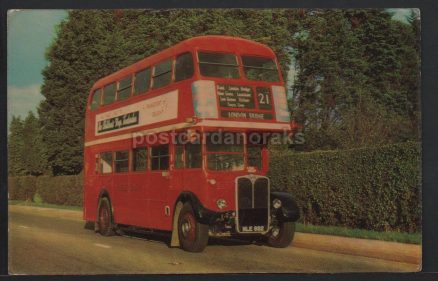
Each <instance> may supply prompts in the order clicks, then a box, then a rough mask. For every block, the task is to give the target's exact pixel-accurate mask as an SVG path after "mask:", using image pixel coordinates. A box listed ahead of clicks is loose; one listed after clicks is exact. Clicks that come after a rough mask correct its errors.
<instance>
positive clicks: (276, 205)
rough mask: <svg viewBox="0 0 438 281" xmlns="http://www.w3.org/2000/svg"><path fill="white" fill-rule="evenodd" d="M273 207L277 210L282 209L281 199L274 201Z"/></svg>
mask: <svg viewBox="0 0 438 281" xmlns="http://www.w3.org/2000/svg"><path fill="white" fill-rule="evenodd" d="M272 206H273V207H274V208H275V209H278V208H280V207H281V200H280V199H274V201H272Z"/></svg>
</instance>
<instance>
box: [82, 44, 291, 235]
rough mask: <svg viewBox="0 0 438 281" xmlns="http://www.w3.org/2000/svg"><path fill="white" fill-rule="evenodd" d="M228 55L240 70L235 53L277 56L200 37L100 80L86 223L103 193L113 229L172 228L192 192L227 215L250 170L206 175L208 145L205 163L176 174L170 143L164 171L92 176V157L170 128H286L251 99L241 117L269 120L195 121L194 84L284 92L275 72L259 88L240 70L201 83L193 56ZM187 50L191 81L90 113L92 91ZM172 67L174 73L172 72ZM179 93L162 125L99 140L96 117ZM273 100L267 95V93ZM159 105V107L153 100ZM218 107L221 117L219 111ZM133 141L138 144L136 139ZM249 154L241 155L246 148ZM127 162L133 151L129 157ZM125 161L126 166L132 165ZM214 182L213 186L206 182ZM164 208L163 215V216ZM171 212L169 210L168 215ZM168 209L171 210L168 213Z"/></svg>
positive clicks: (92, 163) (88, 141)
mask: <svg viewBox="0 0 438 281" xmlns="http://www.w3.org/2000/svg"><path fill="white" fill-rule="evenodd" d="M198 50H201V51H211V52H225V53H233V54H236V55H237V57H238V63H239V65H241V64H242V61H241V58H240V55H254V56H261V57H267V58H272V59H274V60H275V63H276V64H277V68H278V69H279V64H278V62H277V60H276V58H275V54H274V52H273V51H272V50H271V49H270V48H268V47H267V46H265V45H262V44H259V43H256V42H253V41H249V40H245V39H241V38H235V37H226V36H201V37H195V38H192V39H189V40H186V41H183V42H181V43H179V44H177V45H175V46H173V47H171V48H169V49H166V50H164V51H162V52H160V53H157V54H155V55H152V56H150V57H148V58H145V59H143V60H141V61H139V62H137V63H135V64H133V65H131V66H129V67H126V68H124V69H122V70H120V71H118V72H116V73H114V74H111V75H109V76H107V77H105V78H102V79H100V80H99V81H97V82H96V83H95V84H94V85H93V87H92V89H91V91H90V97H89V99H88V103H87V110H86V123H85V147H84V178H85V183H84V219H85V220H87V221H96V219H97V218H96V215H97V208H98V202H99V196H100V194H101V193H102V192H103V190H105V192H107V193H108V195H109V197H110V200H111V204H112V207H113V219H114V222H115V223H116V224H124V225H133V226H139V227H144V228H152V229H160V230H171V229H172V220H173V211H174V207H175V204H176V201H177V198H178V196H179V195H180V194H181V193H182V192H184V191H189V192H191V193H193V194H195V195H196V197H197V198H198V199H199V201H200V202H201V203H202V205H203V206H204V207H205V208H207V209H209V210H212V211H217V212H219V211H221V212H223V211H230V210H234V209H235V190H234V186H235V179H236V177H238V176H242V175H247V174H248V170H247V169H246V167H245V169H244V170H242V171H209V170H208V169H207V168H206V156H205V146H203V148H202V150H203V154H202V158H203V165H202V168H197V169H175V165H174V164H175V157H174V155H175V145H173V144H169V145H170V146H169V155H170V165H169V169H168V171H151V170H150V168H149V169H148V170H147V171H144V172H132V171H131V169H130V171H129V172H125V173H114V171H113V172H112V173H110V174H100V173H98V172H97V167H96V166H97V158H96V155H97V154H99V153H101V152H106V151H119V150H131V149H133V147H134V146H135V143H136V142H141V137H138V136H136V135H135V134H136V133H138V132H145V133H148V134H153V133H157V132H166V131H171V130H172V129H175V130H176V131H187V129H189V128H190V129H192V130H196V131H198V132H205V131H217V130H219V129H223V130H226V131H236V132H254V131H257V132H262V131H266V132H272V131H283V130H290V123H289V122H279V121H277V120H276V118H275V106H272V109H271V110H259V109H258V99H257V98H255V103H256V107H255V109H253V110H245V109H241V110H239V111H242V112H244V111H252V112H254V111H258V112H265V113H268V114H272V115H273V116H274V118H272V119H271V120H255V119H250V118H232V119H230V118H223V117H221V116H220V115H218V118H199V117H197V116H196V114H195V111H194V106H193V100H192V84H193V83H194V82H195V81H199V80H206V81H214V83H215V84H231V85H242V86H250V87H254V88H255V87H259V86H264V87H272V86H280V87H283V84H284V82H283V79H282V76H281V73H280V71H279V70H278V71H279V77H280V79H279V82H264V81H253V80H247V79H245V75H244V73H243V70H242V67H239V71H240V77H241V78H239V79H229V78H214V77H203V76H201V74H200V71H199V68H198V67H197V65H198V61H197V51H198ZM186 52H190V53H192V56H193V59H194V65H195V68H194V75H193V76H192V78H189V79H186V80H183V81H179V82H172V83H171V84H170V85H167V86H165V87H162V88H159V89H155V90H149V91H148V92H147V93H146V94H143V95H137V96H133V95H132V96H131V97H129V98H127V99H125V100H122V101H115V102H113V103H112V104H109V105H106V106H101V107H99V108H97V109H96V110H93V111H92V110H91V109H90V106H89V105H90V103H91V99H92V93H94V91H95V90H96V89H99V88H102V87H103V86H105V85H107V84H109V83H112V82H115V81H119V80H120V79H122V78H124V77H126V76H127V75H132V74H134V73H135V72H137V71H140V70H141V69H144V68H145V67H148V66H153V65H155V64H157V63H159V62H161V61H163V60H165V59H169V58H175V57H176V56H177V55H179V54H182V53H186ZM173 69H174V67H173ZM174 90H177V96H178V100H177V101H175V102H177V105H175V106H176V108H177V112H176V113H175V114H176V117H175V118H171V119H169V120H163V121H159V122H155V123H151V124H145V125H142V126H133V127H129V126H128V127H126V128H123V129H120V130H116V131H115V132H108V133H104V134H99V135H98V134H96V116H98V115H102V114H105V113H107V112H112V113H111V114H113V113H114V112H115V113H114V114H116V115H117V110H119V109H121V108H126V107H128V106H132V105H135V104H138V103H141V102H142V101H145V100H149V99H153V98H154V97H159V96H160V95H164V94H166V93H169V92H172V91H174ZM271 95H272V94H271ZM157 103H158V104H159V102H157ZM217 104H218V111H220V110H221V108H219V102H218V103H217ZM154 130H155V131H154ZM134 140H135V141H134ZM245 153H246V150H245ZM262 155H263V157H262V168H261V169H257V170H256V171H252V173H254V174H256V175H265V174H266V172H267V170H268V151H267V148H266V147H264V148H263V150H262ZM129 157H130V159H131V160H132V153H130V155H129ZM131 160H130V163H131V162H132V161H131ZM211 179H214V180H215V181H216V183H215V184H211V181H210V180H211ZM219 198H222V199H225V200H226V201H227V207H225V208H224V209H222V210H220V209H219V208H218V207H217V204H216V201H217V199H219ZM166 209H167V210H166ZM169 209H170V210H169ZM169 211H170V212H169Z"/></svg>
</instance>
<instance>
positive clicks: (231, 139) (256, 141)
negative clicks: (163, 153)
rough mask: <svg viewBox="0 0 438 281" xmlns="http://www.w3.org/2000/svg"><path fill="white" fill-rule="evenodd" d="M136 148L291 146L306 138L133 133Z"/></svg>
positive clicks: (286, 132)
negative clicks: (197, 145) (246, 144)
mask: <svg viewBox="0 0 438 281" xmlns="http://www.w3.org/2000/svg"><path fill="white" fill-rule="evenodd" d="M132 140H133V146H134V148H136V147H139V146H144V145H156V144H168V143H171V144H182V145H184V144H187V143H191V144H206V143H207V144H213V145H240V144H244V143H248V144H252V145H267V144H272V145H281V144H286V145H291V144H304V142H305V137H304V134H303V133H301V132H298V133H291V131H289V130H284V131H282V132H248V133H238V132H230V131H224V130H215V131H204V132H200V131H196V130H191V129H189V130H186V131H179V132H176V131H170V132H160V133H149V134H144V133H142V132H137V133H133V138H132Z"/></svg>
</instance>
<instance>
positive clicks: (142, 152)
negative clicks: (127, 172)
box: [132, 147, 148, 172]
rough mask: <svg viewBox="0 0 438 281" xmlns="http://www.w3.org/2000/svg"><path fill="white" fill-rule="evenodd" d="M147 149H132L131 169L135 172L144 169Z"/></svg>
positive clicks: (146, 160)
mask: <svg viewBox="0 0 438 281" xmlns="http://www.w3.org/2000/svg"><path fill="white" fill-rule="evenodd" d="M147 152H148V150H147V148H146V147H140V148H136V149H134V152H133V156H132V170H133V171H135V172H138V171H146V169H147V166H148V165H147V164H148V158H147V156H148V153H147Z"/></svg>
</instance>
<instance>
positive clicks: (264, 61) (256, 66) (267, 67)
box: [242, 56, 280, 82]
mask: <svg viewBox="0 0 438 281" xmlns="http://www.w3.org/2000/svg"><path fill="white" fill-rule="evenodd" d="M242 63H243V70H244V72H245V76H246V78H248V79H249V80H258V81H268V82H278V81H280V79H279V77H278V71H277V66H276V65H275V62H274V60H273V59H270V58H262V57H252V56H242Z"/></svg>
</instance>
